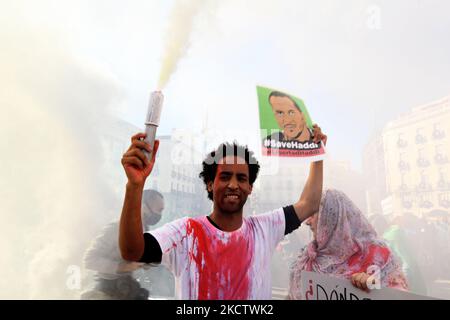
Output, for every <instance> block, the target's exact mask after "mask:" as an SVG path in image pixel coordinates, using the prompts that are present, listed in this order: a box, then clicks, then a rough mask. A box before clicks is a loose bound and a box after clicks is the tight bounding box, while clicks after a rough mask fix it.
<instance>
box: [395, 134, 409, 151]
mask: <svg viewBox="0 0 450 320" xmlns="http://www.w3.org/2000/svg"><path fill="white" fill-rule="evenodd" d="M407 146H408V142H407V141H406V140H405V139H404V138H403V133H399V134H398V140H397V147H399V148H406V147H407Z"/></svg>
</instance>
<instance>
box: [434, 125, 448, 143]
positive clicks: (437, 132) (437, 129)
mask: <svg viewBox="0 0 450 320" xmlns="http://www.w3.org/2000/svg"><path fill="white" fill-rule="evenodd" d="M443 138H445V131H444V129H442V127H441V124H440V123H439V122H437V123H435V124H434V126H433V139H435V140H440V139H443Z"/></svg>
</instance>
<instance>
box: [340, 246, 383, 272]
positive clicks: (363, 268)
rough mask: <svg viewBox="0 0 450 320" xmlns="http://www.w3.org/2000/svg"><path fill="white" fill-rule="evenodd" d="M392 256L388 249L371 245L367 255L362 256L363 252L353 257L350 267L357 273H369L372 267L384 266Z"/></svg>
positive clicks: (350, 260) (349, 262)
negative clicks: (368, 270)
mask: <svg viewBox="0 0 450 320" xmlns="http://www.w3.org/2000/svg"><path fill="white" fill-rule="evenodd" d="M390 254H391V253H390V251H389V249H388V248H386V247H381V246H378V245H375V244H371V245H369V246H368V250H367V252H366V254H364V255H362V254H361V252H358V253H356V254H354V255H353V256H351V257H350V259H349V260H348V266H349V267H350V268H352V270H354V271H355V272H367V269H368V268H369V267H370V266H371V265H377V266H379V267H382V266H384V264H386V262H387V260H388V258H389V255H390Z"/></svg>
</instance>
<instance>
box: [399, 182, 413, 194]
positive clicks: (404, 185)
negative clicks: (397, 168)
mask: <svg viewBox="0 0 450 320" xmlns="http://www.w3.org/2000/svg"><path fill="white" fill-rule="evenodd" d="M398 191H399V192H408V191H410V190H409V188H408V186H407V185H406V184H405V183H402V184H401V185H400V186H399V187H398Z"/></svg>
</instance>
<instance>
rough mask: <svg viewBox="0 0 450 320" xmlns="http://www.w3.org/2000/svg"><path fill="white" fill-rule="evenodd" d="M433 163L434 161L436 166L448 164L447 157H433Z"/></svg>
mask: <svg viewBox="0 0 450 320" xmlns="http://www.w3.org/2000/svg"><path fill="white" fill-rule="evenodd" d="M434 161H436V163H437V164H446V163H448V157H447V156H446V155H443V154H442V153H438V154H436V155H435V156H434Z"/></svg>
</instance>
